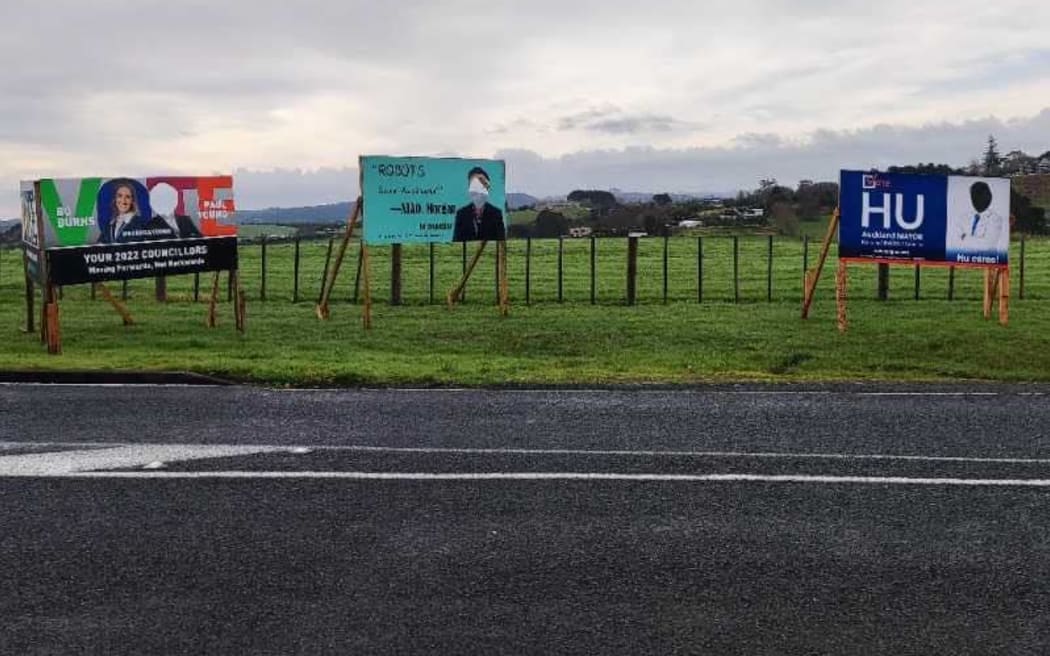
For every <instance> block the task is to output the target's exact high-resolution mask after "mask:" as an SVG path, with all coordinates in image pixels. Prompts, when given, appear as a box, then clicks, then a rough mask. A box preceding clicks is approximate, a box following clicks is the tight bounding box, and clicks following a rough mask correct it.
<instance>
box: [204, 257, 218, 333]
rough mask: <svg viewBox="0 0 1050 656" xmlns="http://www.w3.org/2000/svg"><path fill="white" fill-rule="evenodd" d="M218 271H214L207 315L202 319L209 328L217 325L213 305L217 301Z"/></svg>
mask: <svg viewBox="0 0 1050 656" xmlns="http://www.w3.org/2000/svg"><path fill="white" fill-rule="evenodd" d="M219 274H220V272H219V271H216V272H215V276H214V277H213V278H212V281H211V295H210V296H209V297H208V315H207V316H206V317H205V319H204V325H205V326H207V327H209V328H214V327H215V326H217V325H218V319H217V318H216V316H215V306H216V305H217V304H218V303H219Z"/></svg>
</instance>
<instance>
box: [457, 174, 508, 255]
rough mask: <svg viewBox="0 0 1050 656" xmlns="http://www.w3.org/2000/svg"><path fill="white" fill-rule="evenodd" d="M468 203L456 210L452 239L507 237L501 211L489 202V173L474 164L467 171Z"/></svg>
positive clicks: (493, 239) (497, 238)
mask: <svg viewBox="0 0 1050 656" xmlns="http://www.w3.org/2000/svg"><path fill="white" fill-rule="evenodd" d="M467 186H468V191H469V193H470V200H471V202H470V204H469V205H465V206H463V207H461V208H459V209H458V210H457V211H456V225H455V229H454V230H453V233H452V241H503V240H505V239H506V238H507V230H506V226H504V225H503V212H502V211H501V210H500V209H499V208H498V207H496V206H495V205H493V204H492V203H490V202H489V187H490V183H489V175H488V173H486V172H485V169H483V168H481V167H479V166H475V167H474V168H472V169H471V170H470V172H469V173H467Z"/></svg>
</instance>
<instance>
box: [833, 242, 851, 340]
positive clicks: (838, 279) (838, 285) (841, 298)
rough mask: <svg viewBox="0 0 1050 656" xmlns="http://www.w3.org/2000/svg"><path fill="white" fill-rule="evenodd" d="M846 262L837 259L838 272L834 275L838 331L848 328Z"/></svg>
mask: <svg viewBox="0 0 1050 656" xmlns="http://www.w3.org/2000/svg"><path fill="white" fill-rule="evenodd" d="M846 283H847V278H846V263H845V262H843V261H842V260H839V268H838V272H837V274H836V276H835V304H836V307H837V310H838V313H837V314H838V325H839V332H840V333H844V332H846V329H847V328H849V322H848V320H847V318H846Z"/></svg>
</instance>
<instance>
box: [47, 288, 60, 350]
mask: <svg viewBox="0 0 1050 656" xmlns="http://www.w3.org/2000/svg"><path fill="white" fill-rule="evenodd" d="M50 297H51V299H50V302H49V303H48V304H47V352H48V353H50V354H52V355H58V354H59V353H61V352H62V329H61V326H60V325H59V321H58V297H57V295H56V294H55V290H54V287H53V286H52V289H51V293H50Z"/></svg>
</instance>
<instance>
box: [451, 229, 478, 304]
mask: <svg viewBox="0 0 1050 656" xmlns="http://www.w3.org/2000/svg"><path fill="white" fill-rule="evenodd" d="M486 244H488V242H487V241H483V242H481V243H480V244H479V245H478V252H476V253H474V257H473V258H472V259H471V260H470V264H468V265H467V270H466V271H464V272H463V277H462V278H460V279H459V282H458V283H456V286H455V287H453V288H452V289H451V290H450V291H449V293H448V294H447V295H446V297H445V300H446V301H447V302H448V307H449V309H452V306H454V305H455V304H456V303H458V302H459V301H460V300H461V299H462V298H463V290H464V289H466V288H467V281H468V280H470V274H472V273H474V267H476V266H477V265H478V260H480V259H481V254H482V253H483V252H484V251H485V245H486Z"/></svg>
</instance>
